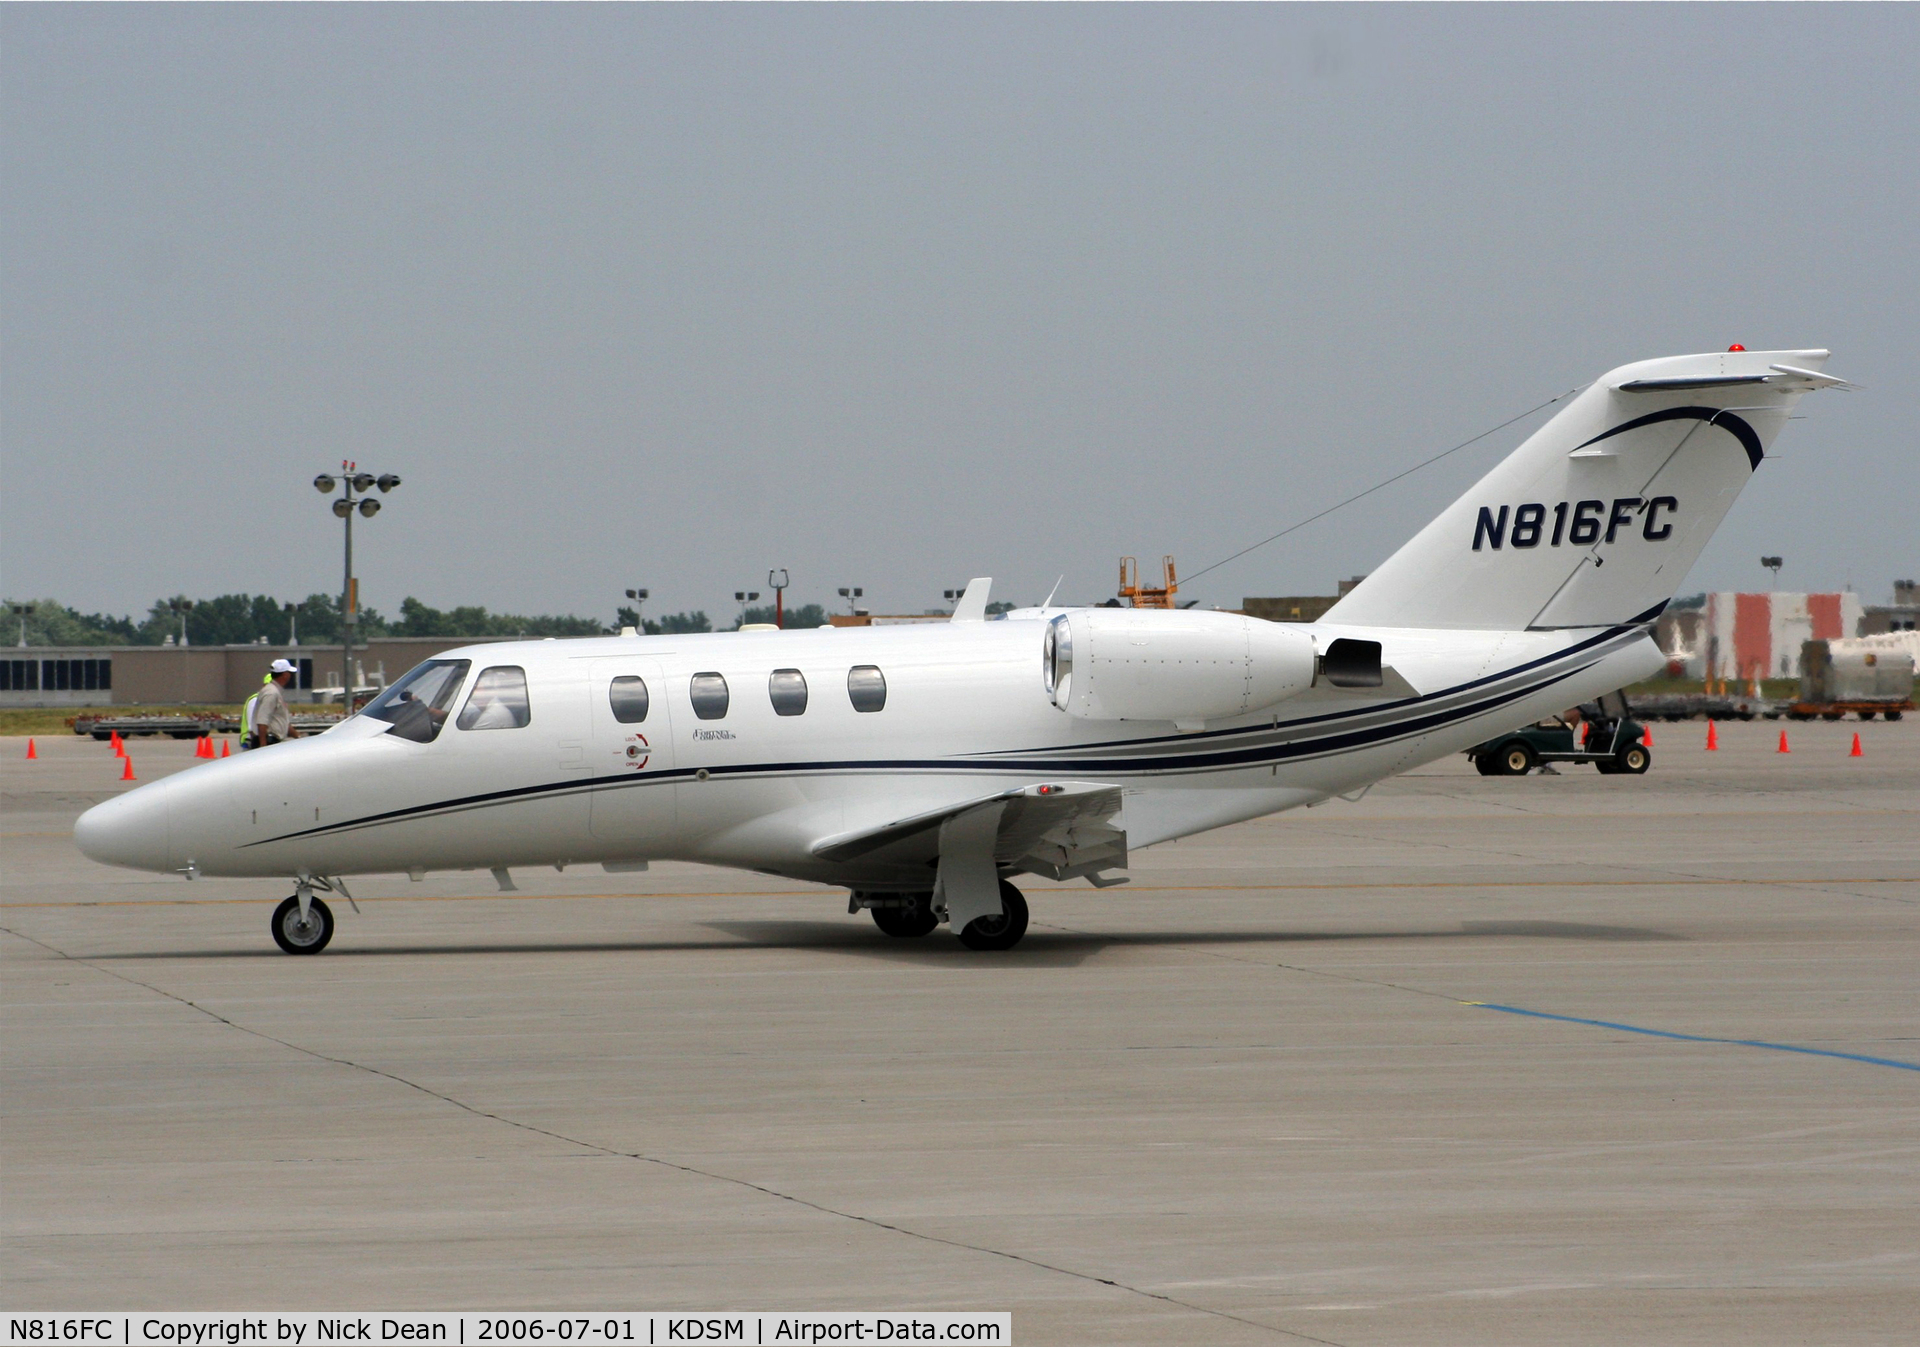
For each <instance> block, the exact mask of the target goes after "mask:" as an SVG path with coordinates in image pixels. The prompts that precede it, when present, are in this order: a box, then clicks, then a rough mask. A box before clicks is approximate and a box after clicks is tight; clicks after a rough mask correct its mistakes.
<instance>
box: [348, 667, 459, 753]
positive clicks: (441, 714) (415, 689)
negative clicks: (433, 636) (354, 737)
mask: <svg viewBox="0 0 1920 1347" xmlns="http://www.w3.org/2000/svg"><path fill="white" fill-rule="evenodd" d="M472 667H473V665H472V662H471V661H469V660H464V659H430V660H428V661H427V662H426V663H425V664H421V665H417V666H416V667H414V668H413V669H412V670H410V671H409V672H408V674H407V676H406V677H405V678H402V679H401V680H400V681H399V682H398V683H395V684H394V685H393V686H392V687H390V688H388V689H387V690H386V691H385V692H383V693H381V694H380V695H379V696H378V697H375V698H374V699H373V700H372V701H370V702H368V703H367V708H366V710H364V711H362V712H361V713H360V714H361V715H363V716H372V717H373V718H374V719H375V720H384V721H386V722H388V723H389V724H391V725H392V726H393V728H392V729H391V730H388V731H387V733H388V734H397V735H399V736H400V737H401V738H402V739H411V740H413V741H414V742H415V743H417V744H430V743H432V742H433V739H434V736H435V735H437V734H439V733H440V727H441V726H442V725H444V724H445V723H446V720H447V711H448V710H449V709H450V708H451V707H452V706H453V699H454V695H455V694H456V693H458V692H459V691H460V685H461V684H462V683H464V682H465V681H466V678H467V670H468V669H470V668H472Z"/></svg>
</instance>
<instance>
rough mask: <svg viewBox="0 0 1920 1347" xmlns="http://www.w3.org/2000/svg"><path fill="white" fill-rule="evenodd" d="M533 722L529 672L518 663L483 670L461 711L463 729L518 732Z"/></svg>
mask: <svg viewBox="0 0 1920 1347" xmlns="http://www.w3.org/2000/svg"><path fill="white" fill-rule="evenodd" d="M532 719H533V709H532V707H530V706H529V705H528V704H527V671H526V670H525V669H522V668H520V667H519V666H518V665H515V664H499V665H495V666H494V667H493V668H491V669H482V670H481V671H480V676H479V677H478V678H476V679H474V680H473V691H472V692H470V693H468V694H467V704H466V705H465V706H463V707H461V708H460V722H459V723H460V728H461V729H463V730H517V729H520V728H521V727H522V726H524V725H526V724H527V723H528V722H529V721H531V720H532Z"/></svg>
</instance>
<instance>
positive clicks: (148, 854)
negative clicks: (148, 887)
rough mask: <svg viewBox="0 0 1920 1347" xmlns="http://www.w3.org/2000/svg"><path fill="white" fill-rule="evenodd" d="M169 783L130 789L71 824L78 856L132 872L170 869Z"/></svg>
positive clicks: (90, 810)
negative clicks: (123, 867)
mask: <svg viewBox="0 0 1920 1347" xmlns="http://www.w3.org/2000/svg"><path fill="white" fill-rule="evenodd" d="M171 784H172V783H171V782H169V781H155V782H153V783H152V784H151V785H146V786H141V787H139V788H138V789H136V790H130V791H128V792H127V793H126V794H125V795H120V796H116V797H114V798H113V799H111V800H104V801H102V802H101V803H99V804H97V805H95V806H94V807H93V808H91V809H89V810H88V811H87V812H86V813H84V814H82V815H81V816H80V817H79V819H78V820H77V821H76V822H75V823H74V825H73V840H74V841H75V842H76V843H78V844H79V847H80V851H81V854H83V855H84V856H86V857H87V859H89V860H95V861H99V862H100V863H101V864H102V865H124V866H126V867H128V868H129V869H133V870H161V871H165V870H170V869H172V868H173V864H172V860H171V858H170V857H169V856H168V854H167V853H168V843H169V841H170V840H171V839H170V837H169V833H170V828H169V826H168V823H169V820H168V809H167V793H168V792H167V787H168V786H169V785H171Z"/></svg>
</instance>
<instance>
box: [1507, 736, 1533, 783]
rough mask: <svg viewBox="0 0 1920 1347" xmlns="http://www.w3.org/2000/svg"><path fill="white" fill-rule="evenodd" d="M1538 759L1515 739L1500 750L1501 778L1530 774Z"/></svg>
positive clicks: (1530, 750)
mask: <svg viewBox="0 0 1920 1347" xmlns="http://www.w3.org/2000/svg"><path fill="white" fill-rule="evenodd" d="M1538 762H1539V759H1538V758H1536V757H1534V755H1533V750H1532V749H1531V748H1528V747H1527V746H1526V745H1525V744H1524V743H1522V742H1521V741H1520V740H1518V739H1515V740H1514V741H1513V742H1512V743H1510V744H1507V745H1505V746H1504V747H1502V748H1501V750H1500V774H1501V775H1502V776H1525V775H1526V774H1527V773H1528V772H1531V771H1532V770H1533V769H1534V767H1535V765H1536V764H1537V763H1538Z"/></svg>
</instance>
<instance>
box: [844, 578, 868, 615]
mask: <svg viewBox="0 0 1920 1347" xmlns="http://www.w3.org/2000/svg"><path fill="white" fill-rule="evenodd" d="M866 596H867V591H866V590H864V589H862V588H860V586H858V585H842V586H840V597H841V598H843V599H845V600H846V601H847V612H848V613H849V614H850V615H851V614H856V613H858V612H859V611H860V604H859V600H861V599H863V598H865V597H866Z"/></svg>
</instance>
